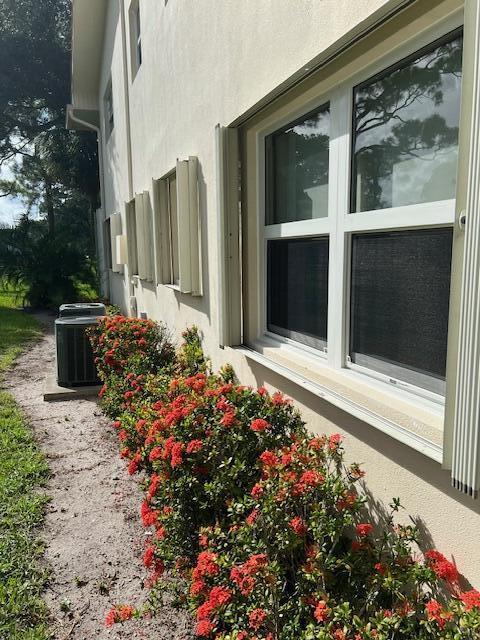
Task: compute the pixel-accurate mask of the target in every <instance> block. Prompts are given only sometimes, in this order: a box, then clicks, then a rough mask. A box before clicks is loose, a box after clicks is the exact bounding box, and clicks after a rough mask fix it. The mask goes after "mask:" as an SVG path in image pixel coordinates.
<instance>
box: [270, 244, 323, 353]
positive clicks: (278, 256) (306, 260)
mask: <svg viewBox="0 0 480 640" xmlns="http://www.w3.org/2000/svg"><path fill="white" fill-rule="evenodd" d="M267 253H268V257H267V261H268V285H267V289H268V291H267V325H268V330H269V331H272V332H273V333H278V334H280V335H282V336H286V337H289V338H292V339H294V340H297V341H298V342H303V343H304V344H308V345H311V346H313V347H316V348H322V347H324V346H325V344H326V341H327V308H328V238H302V239H292V240H290V239H288V240H270V241H269V243H268V250H267Z"/></svg>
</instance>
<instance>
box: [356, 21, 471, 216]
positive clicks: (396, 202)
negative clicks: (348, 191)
mask: <svg viewBox="0 0 480 640" xmlns="http://www.w3.org/2000/svg"><path fill="white" fill-rule="evenodd" d="M462 40H463V39H462V35H461V33H459V32H456V33H455V34H450V35H449V36H447V37H446V38H443V39H442V40H441V41H437V42H436V43H434V44H433V45H431V46H430V47H428V48H426V49H424V50H422V51H420V52H418V53H416V54H414V55H413V56H411V57H410V58H408V59H406V60H404V61H402V62H401V63H400V64H398V65H396V66H395V67H393V68H390V69H388V70H387V71H385V72H382V73H381V74H379V75H377V76H375V77H374V78H372V79H370V80H368V81H367V82H365V83H363V84H361V85H359V86H358V87H355V89H354V126H353V133H354V148H353V171H352V208H351V210H352V211H354V212H359V211H370V210H374V209H386V208H391V207H399V206H406V205H412V204H416V203H421V202H435V201H438V200H448V199H452V198H454V197H455V186H456V175H457V155H458V123H459V118H460V89H461V78H462Z"/></svg>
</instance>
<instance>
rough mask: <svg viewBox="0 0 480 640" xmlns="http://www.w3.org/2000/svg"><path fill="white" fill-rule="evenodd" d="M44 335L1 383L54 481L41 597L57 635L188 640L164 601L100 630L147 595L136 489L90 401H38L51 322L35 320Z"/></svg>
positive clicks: (179, 616)
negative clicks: (140, 616) (150, 611)
mask: <svg viewBox="0 0 480 640" xmlns="http://www.w3.org/2000/svg"><path fill="white" fill-rule="evenodd" d="M39 319H40V320H41V321H42V324H43V326H44V328H45V334H44V337H43V339H42V340H40V341H39V342H38V343H37V344H35V345H32V346H31V347H30V348H29V349H28V350H27V352H26V353H24V354H23V355H22V356H21V357H20V358H19V359H18V361H17V363H16V365H15V367H14V368H13V369H12V370H11V371H10V373H9V375H8V380H7V381H6V384H5V386H6V388H7V390H8V391H9V392H10V393H12V394H13V396H14V397H15V398H16V400H17V402H18V403H19V404H20V406H21V407H22V409H23V410H24V412H25V414H26V416H27V418H28V421H29V423H30V425H31V427H32V429H33V430H34V432H35V435H36V438H37V440H38V443H39V445H40V447H41V448H42V450H43V451H44V453H45V455H46V457H47V459H48V464H49V466H50V469H51V472H52V477H51V479H50V481H49V484H48V486H47V489H46V491H47V493H48V495H49V496H50V497H51V502H50V504H49V506H48V509H47V514H46V518H45V526H44V529H43V531H42V532H41V536H42V539H43V540H44V541H45V544H46V552H45V561H46V562H47V563H48V565H49V566H50V568H51V570H52V577H51V580H50V584H49V586H48V588H47V591H46V593H45V600H46V602H47V605H48V607H49V609H50V611H51V616H52V627H53V631H54V638H55V639H57V640H92V639H93V638H96V639H97V638H98V639H100V640H101V639H107V638H108V639H110V640H117V639H118V640H120V639H122V640H124V639H132V640H134V639H149V640H150V639H151V640H153V639H163V638H171V639H175V640H180V639H183V638H189V637H191V629H192V623H191V621H190V620H189V618H188V616H187V615H186V614H185V613H184V612H182V611H178V610H175V609H173V608H172V607H170V606H168V604H165V605H164V606H163V608H162V610H161V611H159V613H158V615H157V616H156V617H155V618H154V619H152V620H142V621H139V620H133V621H129V622H127V623H125V624H124V625H118V624H117V625H115V626H113V627H111V628H106V627H105V624H104V620H105V614H106V612H107V611H108V610H109V609H110V607H111V606H112V605H114V604H131V605H134V606H135V605H141V604H142V602H144V600H145V598H146V595H147V592H146V590H145V589H144V587H143V582H144V580H145V579H146V577H147V574H146V572H145V570H144V568H143V565H142V555H143V549H144V544H145V540H146V538H147V534H146V532H145V530H144V529H143V527H142V524H141V520H140V517H139V511H140V503H141V499H142V492H141V489H140V487H139V486H138V484H137V481H136V480H135V479H132V478H130V477H129V476H128V474H127V471H126V468H125V464H124V462H122V461H121V460H120V458H119V456H118V446H117V441H116V437H115V434H114V431H113V428H112V427H111V426H110V423H109V421H108V420H107V419H106V418H105V417H103V416H102V414H101V411H100V409H99V407H98V405H97V403H96V401H95V400H69V401H66V402H63V401H62V402H44V400H43V391H44V384H45V378H46V377H47V376H48V375H51V374H52V372H53V369H54V364H55V344H54V336H53V318H51V317H50V318H48V317H46V316H43V317H41V318H39Z"/></svg>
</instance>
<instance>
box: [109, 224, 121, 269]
mask: <svg viewBox="0 0 480 640" xmlns="http://www.w3.org/2000/svg"><path fill="white" fill-rule="evenodd" d="M120 235H122V216H121V214H120V213H114V214H112V215H111V216H110V237H111V244H110V246H111V249H112V271H114V272H115V273H122V272H123V264H122V262H121V260H120V258H119V255H118V252H117V236H120Z"/></svg>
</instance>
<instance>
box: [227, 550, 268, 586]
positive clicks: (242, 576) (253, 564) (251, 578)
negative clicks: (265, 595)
mask: <svg viewBox="0 0 480 640" xmlns="http://www.w3.org/2000/svg"><path fill="white" fill-rule="evenodd" d="M267 564H268V558H267V556H266V555H265V554H263V553H257V554H255V555H253V556H250V558H249V559H248V560H247V561H246V562H244V563H243V564H241V565H239V566H236V567H232V569H231V571H230V579H231V580H232V582H234V583H235V584H236V585H237V587H238V588H239V590H240V592H241V594H242V595H243V596H248V595H249V594H250V593H251V592H252V591H253V589H254V587H255V584H256V578H255V576H256V575H257V574H258V573H260V572H261V571H262V570H263V569H264V568H265V567H266V566H267Z"/></svg>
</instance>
